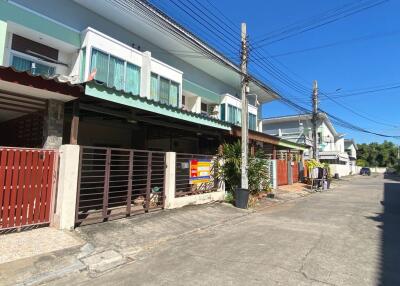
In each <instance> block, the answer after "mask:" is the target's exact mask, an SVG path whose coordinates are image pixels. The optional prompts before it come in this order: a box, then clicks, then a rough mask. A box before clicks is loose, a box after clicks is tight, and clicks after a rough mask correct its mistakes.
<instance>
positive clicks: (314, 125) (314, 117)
mask: <svg viewBox="0 0 400 286" xmlns="http://www.w3.org/2000/svg"><path fill="white" fill-rule="evenodd" d="M312 106H313V114H312V132H313V139H314V141H313V159H315V160H317V161H319V156H318V132H317V122H318V83H317V81H316V80H314V86H313V94H312Z"/></svg>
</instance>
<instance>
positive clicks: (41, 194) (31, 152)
mask: <svg viewBox="0 0 400 286" xmlns="http://www.w3.org/2000/svg"><path fill="white" fill-rule="evenodd" d="M56 159H57V151H55V150H43V149H25V148H10V147H0V230H1V229H9V228H19V227H23V226H28V225H38V224H47V223H49V222H50V209H51V197H52V190H53V179H54V177H55V166H56Z"/></svg>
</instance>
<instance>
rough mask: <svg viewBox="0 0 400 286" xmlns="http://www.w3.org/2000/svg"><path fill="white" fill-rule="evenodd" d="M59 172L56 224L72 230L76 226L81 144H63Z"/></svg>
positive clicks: (61, 227)
mask: <svg viewBox="0 0 400 286" xmlns="http://www.w3.org/2000/svg"><path fill="white" fill-rule="evenodd" d="M59 153H60V168H59V173H58V187H57V203H56V205H57V207H56V213H55V215H54V219H55V223H54V224H55V226H57V227H58V228H60V229H68V230H71V229H73V228H74V226H75V211H76V196H77V192H78V174H79V153H80V147H79V145H61V147H60V149H59Z"/></svg>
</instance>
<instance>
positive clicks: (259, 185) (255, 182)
mask: <svg viewBox="0 0 400 286" xmlns="http://www.w3.org/2000/svg"><path fill="white" fill-rule="evenodd" d="M217 164H218V166H217V177H218V179H220V180H223V181H225V187H226V190H227V192H228V193H229V194H233V197H234V201H235V206H236V207H238V208H247V206H248V202H249V196H250V195H253V196H254V195H257V196H258V194H259V193H260V191H261V190H266V189H268V187H269V170H268V166H269V162H268V160H266V159H264V158H263V156H262V153H261V152H256V154H255V155H249V161H248V181H249V188H248V189H243V188H241V187H240V184H241V169H240V167H241V144H240V142H239V141H237V142H235V143H232V144H228V143H225V144H223V146H222V152H221V154H220V155H219V159H218V160H217Z"/></svg>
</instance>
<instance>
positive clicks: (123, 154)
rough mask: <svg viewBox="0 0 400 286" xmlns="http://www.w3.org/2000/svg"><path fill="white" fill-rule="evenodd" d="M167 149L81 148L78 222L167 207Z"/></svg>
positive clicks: (94, 220)
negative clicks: (165, 204)
mask: <svg viewBox="0 0 400 286" xmlns="http://www.w3.org/2000/svg"><path fill="white" fill-rule="evenodd" d="M165 168H166V165H165V152H157V151H143V150H132V149H117V148H102V147H86V146H82V147H81V152H80V170H79V180H78V194H77V204H76V205H77V210H76V218H75V222H76V223H77V224H81V223H83V224H87V223H95V222H100V221H105V220H108V219H113V218H120V217H125V216H129V215H131V214H137V213H144V212H149V211H152V210H157V209H161V208H163V207H164V199H165Z"/></svg>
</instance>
